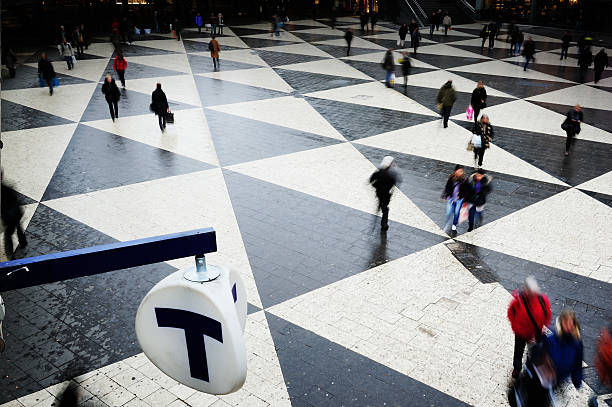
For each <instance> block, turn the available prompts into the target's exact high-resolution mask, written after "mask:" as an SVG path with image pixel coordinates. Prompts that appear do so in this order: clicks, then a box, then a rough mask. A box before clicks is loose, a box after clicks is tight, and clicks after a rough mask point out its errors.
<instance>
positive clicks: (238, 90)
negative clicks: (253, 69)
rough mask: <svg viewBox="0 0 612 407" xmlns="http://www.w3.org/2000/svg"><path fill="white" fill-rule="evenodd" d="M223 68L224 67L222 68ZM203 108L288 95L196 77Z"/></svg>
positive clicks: (194, 77)
mask: <svg viewBox="0 0 612 407" xmlns="http://www.w3.org/2000/svg"><path fill="white" fill-rule="evenodd" d="M222 68H223V66H222ZM193 79H194V80H195V83H196V87H197V88H198V92H199V94H200V99H201V100H202V106H205V107H206V106H215V105H226V104H230V103H238V102H248V101H251V100H260V99H269V98H274V97H282V96H287V94H286V93H283V92H277V91H274V90H270V89H264V88H258V87H256V86H248V85H242V84H239V83H235V82H231V81H223V80H219V79H213V78H208V77H205V76H199V75H194V76H193Z"/></svg>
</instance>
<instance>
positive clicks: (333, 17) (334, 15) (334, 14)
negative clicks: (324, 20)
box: [331, 6, 338, 30]
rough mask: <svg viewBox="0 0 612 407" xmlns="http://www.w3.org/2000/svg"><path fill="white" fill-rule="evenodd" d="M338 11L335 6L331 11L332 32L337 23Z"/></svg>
mask: <svg viewBox="0 0 612 407" xmlns="http://www.w3.org/2000/svg"><path fill="white" fill-rule="evenodd" d="M337 14H338V11H337V10H336V6H334V7H332V9H331V29H332V30H334V29H335V28H336V22H337V21H338V17H337Z"/></svg>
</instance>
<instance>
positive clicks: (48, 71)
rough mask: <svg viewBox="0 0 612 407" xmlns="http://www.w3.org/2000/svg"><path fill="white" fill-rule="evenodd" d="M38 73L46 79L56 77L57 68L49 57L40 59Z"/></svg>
mask: <svg viewBox="0 0 612 407" xmlns="http://www.w3.org/2000/svg"><path fill="white" fill-rule="evenodd" d="M38 74H39V75H40V76H41V77H42V78H43V79H44V80H46V81H50V80H51V79H53V78H55V70H54V69H53V65H51V62H49V60H48V59H42V58H41V59H40V60H38Z"/></svg>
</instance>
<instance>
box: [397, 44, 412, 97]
mask: <svg viewBox="0 0 612 407" xmlns="http://www.w3.org/2000/svg"><path fill="white" fill-rule="evenodd" d="M399 62H400V64H402V75H403V76H404V94H407V93H408V75H410V68H412V64H411V63H410V58H409V57H408V52H406V51H404V52H402V59H400V61H399Z"/></svg>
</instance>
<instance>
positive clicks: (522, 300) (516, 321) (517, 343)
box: [508, 276, 552, 379]
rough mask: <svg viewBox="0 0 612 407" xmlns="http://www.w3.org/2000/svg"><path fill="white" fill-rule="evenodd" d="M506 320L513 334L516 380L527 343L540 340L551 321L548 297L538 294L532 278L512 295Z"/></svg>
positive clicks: (513, 365)
mask: <svg viewBox="0 0 612 407" xmlns="http://www.w3.org/2000/svg"><path fill="white" fill-rule="evenodd" d="M508 319H509V320H510V326H511V327H512V331H513V332H514V356H513V362H512V367H513V370H512V377H513V378H515V379H516V378H518V377H519V374H520V372H521V370H522V369H523V353H524V352H525V346H526V345H527V342H531V341H533V340H535V339H538V338H541V337H542V328H543V327H544V326H546V325H548V324H549V323H550V321H551V319H552V314H551V312H550V302H549V301H548V297H547V296H546V295H545V294H542V293H541V292H540V287H539V286H538V282H537V281H536V279H535V278H534V277H533V276H529V277H527V278H526V279H525V284H524V286H523V289H522V290H515V291H514V292H513V293H512V301H511V302H510V305H509V306H508Z"/></svg>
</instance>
